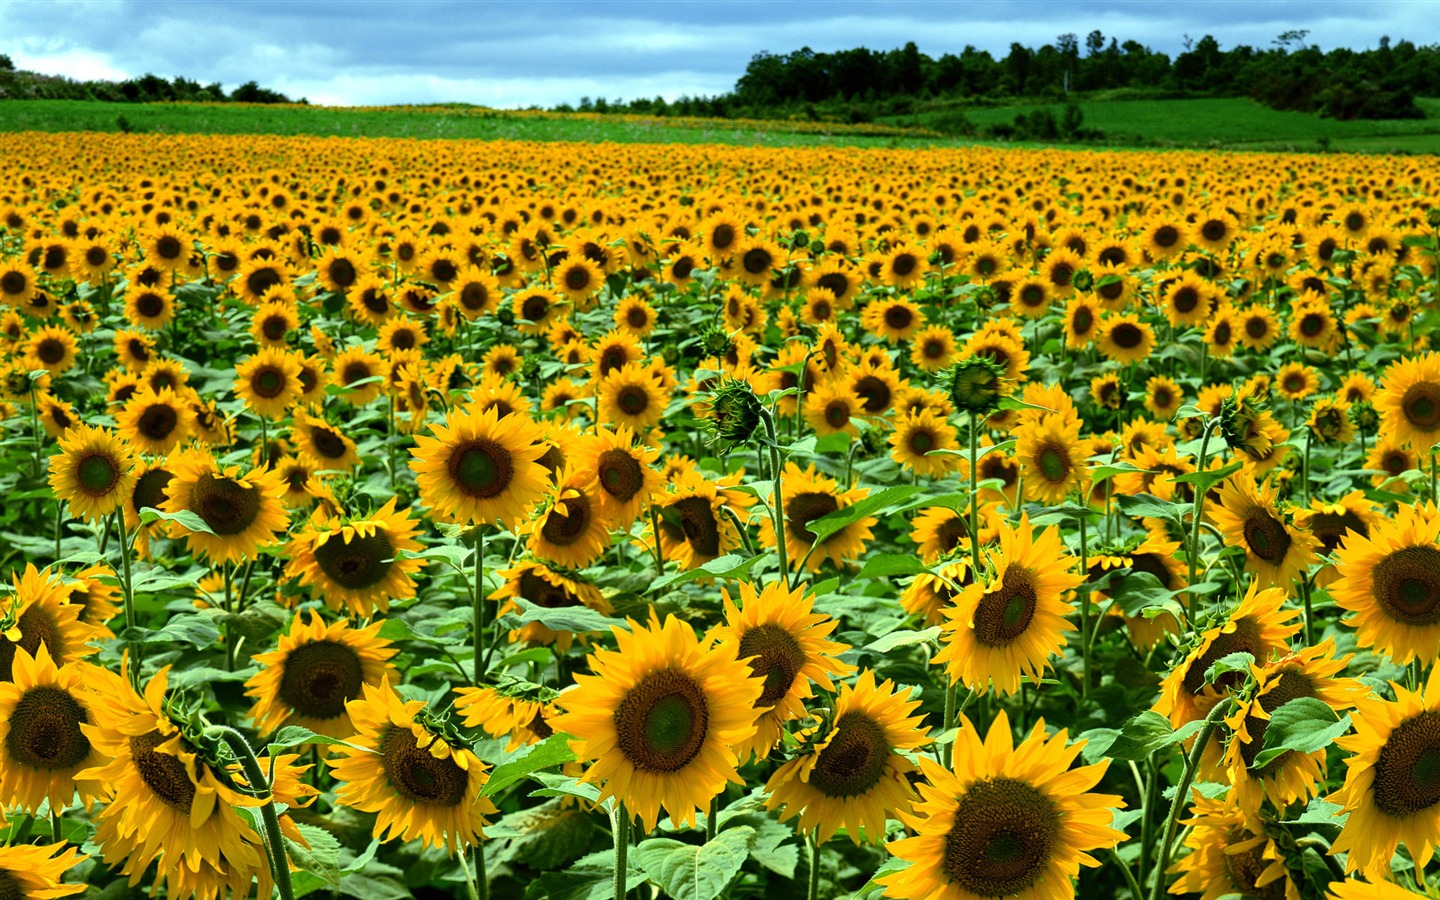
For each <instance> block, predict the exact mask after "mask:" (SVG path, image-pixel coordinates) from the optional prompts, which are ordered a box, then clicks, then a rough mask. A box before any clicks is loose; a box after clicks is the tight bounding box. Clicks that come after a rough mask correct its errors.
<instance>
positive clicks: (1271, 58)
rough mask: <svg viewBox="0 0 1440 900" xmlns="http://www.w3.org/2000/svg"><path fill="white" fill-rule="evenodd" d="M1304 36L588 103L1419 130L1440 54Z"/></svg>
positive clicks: (1066, 40)
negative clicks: (1038, 113) (1093, 107)
mask: <svg viewBox="0 0 1440 900" xmlns="http://www.w3.org/2000/svg"><path fill="white" fill-rule="evenodd" d="M1307 35H1308V32H1306V31H1304V30H1296V31H1287V32H1284V33H1283V34H1281V35H1279V36H1278V37H1276V38H1275V39H1274V40H1273V41H1271V43H1270V45H1269V46H1264V47H1254V46H1250V45H1248V44H1240V45H1237V46H1235V47H1232V48H1229V49H1224V48H1222V47H1221V46H1220V43H1219V42H1218V41H1217V40H1216V39H1215V38H1214V37H1212V36H1210V35H1205V36H1204V37H1202V38H1200V39H1199V40H1198V41H1197V40H1191V39H1190V38H1188V37H1187V38H1186V40H1185V43H1184V48H1185V49H1184V50H1183V52H1181V53H1179V54H1176V55H1175V56H1173V57H1172V56H1170V55H1168V54H1166V53H1162V52H1159V51H1156V50H1152V49H1151V48H1149V47H1146V46H1145V45H1143V44H1141V43H1139V42H1137V41H1133V40H1127V41H1120V40H1119V39H1118V38H1115V37H1106V36H1105V35H1104V34H1103V33H1101V32H1100V31H1099V30H1095V31H1091V32H1090V33H1089V34H1088V35H1086V36H1085V38H1084V40H1083V41H1082V40H1081V39H1079V38H1078V37H1077V36H1076V35H1075V34H1062V35H1060V36H1059V37H1057V38H1056V39H1055V41H1053V42H1052V43H1048V44H1044V45H1043V46H1041V47H1038V48H1032V47H1026V46H1024V45H1022V44H1020V43H1012V44H1011V45H1010V50H1009V52H1008V53H1006V54H1005V55H1003V56H996V55H995V54H992V53H990V52H989V51H988V50H979V49H977V48H975V47H973V46H967V47H965V48H964V49H963V50H961V51H960V52H959V53H945V54H942V55H941V56H939V57H938V58H937V57H932V56H929V55H927V54H925V53H922V52H920V50H919V48H918V47H917V46H916V45H915V43H914V42H913V41H912V42H910V43H907V44H906V45H905V46H904V47H901V48H898V49H892V50H882V51H877V50H870V49H868V48H865V47H856V48H852V49H849V50H839V51H836V52H833V53H823V52H816V51H814V50H812V49H810V48H809V47H802V48H800V49H799V50H795V51H793V52H790V53H771V52H768V51H762V52H760V53H757V54H755V55H754V56H753V57H751V59H750V62H749V64H748V65H747V66H746V67H745V71H744V73H743V74H742V75H741V76H740V78H739V80H738V81H737V82H736V83H735V87H734V89H733V90H731V91H730V92H728V93H726V94H721V95H718V96H715V97H699V98H691V97H683V98H680V100H679V101H672V102H668V103H667V102H666V101H665V100H664V99H662V98H655V99H653V100H651V99H640V100H634V101H630V102H628V103H627V102H623V101H614V102H607V101H604V100H599V101H590V100H588V99H586V100H583V101H582V103H581V107H580V108H582V109H596V110H600V111H605V110H615V111H629V112H651V113H660V114H665V113H671V114H674V113H680V114H699V115H722V116H760V117H763V116H765V115H766V114H767V113H768V114H772V115H773V114H775V113H777V112H781V111H784V112H787V113H792V114H793V113H794V112H797V111H801V112H806V111H813V110H815V109H817V108H821V109H825V110H828V111H833V110H834V109H835V108H836V107H844V106H845V105H847V104H848V105H850V106H851V107H853V108H864V106H865V105H866V104H869V105H870V106H871V107H872V108H873V107H874V106H875V105H876V104H879V105H880V106H881V107H882V108H890V107H894V106H895V104H894V103H893V102H892V101H896V100H904V101H922V102H923V101H963V102H967V103H974V104H993V103H1005V102H1012V101H1015V100H1030V99H1041V100H1056V99H1064V98H1065V97H1067V96H1069V95H1071V94H1074V93H1077V92H1087V93H1094V92H1103V91H1110V92H1134V93H1136V94H1144V95H1147V96H1173V97H1184V96H1210V97H1239V96H1246V97H1253V98H1254V99H1256V100H1258V101H1260V102H1262V103H1265V104H1266V105H1268V106H1271V107H1273V108H1275V109H1282V110H1299V111H1302V112H1311V113H1317V114H1319V115H1323V116H1330V117H1334V118H1341V119H1351V118H1423V117H1424V113H1423V112H1422V111H1421V110H1420V108H1419V107H1417V106H1416V105H1415V97H1417V96H1440V45H1429V46H1420V45H1416V44H1415V43H1414V42H1413V41H1409V40H1400V41H1395V42H1392V41H1391V40H1390V38H1388V37H1385V38H1381V40H1380V44H1379V46H1378V47H1375V48H1371V49H1366V50H1351V49H1348V48H1343V47H1340V48H1335V49H1332V50H1329V51H1324V50H1321V49H1320V48H1319V47H1318V46H1316V45H1314V44H1309V43H1307V42H1306V37H1307Z"/></svg>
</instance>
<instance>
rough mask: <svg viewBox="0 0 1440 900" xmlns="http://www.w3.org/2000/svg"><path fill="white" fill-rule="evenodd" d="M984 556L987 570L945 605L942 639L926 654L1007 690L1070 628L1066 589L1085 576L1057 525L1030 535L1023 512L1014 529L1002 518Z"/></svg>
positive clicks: (956, 674) (975, 686)
mask: <svg viewBox="0 0 1440 900" xmlns="http://www.w3.org/2000/svg"><path fill="white" fill-rule="evenodd" d="M984 555H985V558H986V560H987V561H988V563H989V567H990V571H991V572H992V573H994V574H992V575H991V576H990V577H989V579H988V580H987V581H985V582H982V583H976V584H972V585H969V586H968V587H966V588H965V589H964V590H963V591H961V592H960V594H959V595H958V596H956V598H955V604H954V606H953V607H951V608H950V609H948V610H946V611H945V616H946V621H945V623H944V624H943V625H942V626H941V638H942V641H943V643H944V646H943V647H942V648H941V650H940V652H939V653H937V654H936V655H935V657H934V659H933V660H932V661H933V662H934V663H935V664H936V665H944V666H945V667H946V671H947V673H948V674H949V676H950V681H951V682H963V683H964V684H965V685H966V687H969V688H971V689H972V690H984V689H985V686H986V684H987V683H988V682H991V681H993V682H994V685H995V689H996V690H997V691H999V692H1000V693H1003V694H1007V695H1008V694H1013V693H1015V692H1016V691H1017V690H1019V689H1020V681H1021V678H1022V677H1027V676H1028V677H1033V678H1036V679H1038V678H1039V677H1040V673H1041V671H1043V670H1044V668H1045V667H1047V666H1048V665H1049V660H1050V657H1051V656H1053V655H1055V654H1056V653H1059V652H1060V650H1061V648H1063V647H1064V646H1065V635H1064V632H1066V631H1074V630H1075V628H1074V626H1072V625H1071V624H1070V623H1069V622H1067V621H1066V620H1065V617H1066V616H1068V615H1070V614H1071V613H1073V612H1074V611H1075V608H1074V606H1073V605H1072V604H1071V603H1070V602H1069V601H1068V600H1067V599H1066V595H1067V594H1068V593H1069V592H1070V591H1072V590H1073V589H1074V588H1076V587H1077V586H1078V585H1079V584H1080V582H1081V581H1083V580H1084V578H1083V577H1082V576H1080V575H1077V574H1075V573H1074V572H1072V571H1071V569H1072V568H1073V567H1074V566H1073V564H1074V559H1073V558H1071V556H1070V555H1069V554H1068V553H1067V552H1065V548H1064V545H1063V544H1062V543H1061V541H1060V532H1059V530H1058V529H1056V528H1055V527H1053V526H1052V527H1050V528H1047V529H1046V530H1045V531H1044V532H1042V533H1040V534H1039V535H1038V536H1037V535H1036V534H1035V532H1034V529H1033V528H1032V527H1031V525H1030V518H1029V515H1028V514H1022V515H1021V517H1020V523H1019V525H1018V526H1016V527H1015V528H1011V527H1010V525H1009V524H1008V523H1001V524H1000V527H999V547H998V548H987V549H986V550H985V551H984Z"/></svg>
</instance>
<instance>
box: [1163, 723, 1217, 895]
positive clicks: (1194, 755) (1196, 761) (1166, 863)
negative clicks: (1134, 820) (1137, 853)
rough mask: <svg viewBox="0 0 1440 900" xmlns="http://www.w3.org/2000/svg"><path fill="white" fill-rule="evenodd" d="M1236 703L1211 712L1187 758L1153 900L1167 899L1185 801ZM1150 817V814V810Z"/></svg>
mask: <svg viewBox="0 0 1440 900" xmlns="http://www.w3.org/2000/svg"><path fill="white" fill-rule="evenodd" d="M1234 702H1235V701H1233V700H1231V699H1230V698H1229V697H1226V698H1225V699H1224V700H1221V701H1220V702H1219V703H1217V704H1215V708H1214V709H1212V710H1210V715H1208V716H1206V717H1205V725H1204V726H1203V727H1202V728H1201V729H1200V733H1199V734H1197V735H1196V736H1195V745H1194V746H1193V747H1191V748H1190V755H1189V756H1188V757H1186V758H1185V774H1184V775H1182V776H1180V784H1179V785H1177V786H1176V788H1175V798H1174V799H1173V800H1171V801H1170V814H1169V815H1168V816H1167V817H1166V822H1165V836H1164V838H1162V839H1161V841H1160V848H1159V850H1160V853H1159V855H1158V856H1157V857H1156V858H1155V885H1154V888H1153V889H1152V890H1151V891H1150V900H1160V898H1161V897H1163V896H1165V870H1166V869H1168V868H1170V851H1171V849H1173V847H1174V845H1175V832H1176V831H1177V830H1178V829H1179V827H1180V811H1181V810H1182V809H1184V807H1185V799H1186V797H1187V796H1188V795H1189V793H1190V785H1192V784H1194V783H1195V772H1196V771H1197V770H1198V769H1199V768H1200V757H1201V756H1202V755H1204V753H1205V745H1206V744H1208V743H1209V742H1210V735H1212V734H1214V733H1215V728H1216V726H1218V725H1219V724H1220V720H1221V719H1223V718H1225V714H1226V713H1227V712H1229V711H1230V707H1231V706H1232V705H1233V704H1234ZM1146 812H1147V813H1148V812H1149V810H1146Z"/></svg>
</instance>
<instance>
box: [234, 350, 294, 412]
mask: <svg viewBox="0 0 1440 900" xmlns="http://www.w3.org/2000/svg"><path fill="white" fill-rule="evenodd" d="M235 393H236V394H238V395H239V396H240V397H241V398H242V399H243V400H244V401H245V403H246V404H247V405H248V406H249V407H250V408H251V409H252V410H254V411H255V414H256V415H259V416H264V417H265V418H267V419H283V418H284V417H285V415H286V413H288V412H289V411H290V407H292V406H294V405H295V402H296V401H297V400H299V399H300V363H299V362H298V361H296V359H295V356H294V355H293V354H291V353H288V352H286V351H285V350H282V349H280V348H278V347H262V348H261V349H260V351H259V352H258V353H256V354H255V355H253V356H250V357H248V358H246V359H245V361H244V362H241V363H239V364H238V365H236V366H235Z"/></svg>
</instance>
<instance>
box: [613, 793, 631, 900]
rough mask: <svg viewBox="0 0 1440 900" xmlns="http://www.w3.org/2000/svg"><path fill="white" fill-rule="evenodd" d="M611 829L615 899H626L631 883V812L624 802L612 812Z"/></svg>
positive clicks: (618, 804)
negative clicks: (627, 889) (613, 839)
mask: <svg viewBox="0 0 1440 900" xmlns="http://www.w3.org/2000/svg"><path fill="white" fill-rule="evenodd" d="M610 816H611V819H610V831H611V833H612V834H613V835H614V836H615V900H625V893H626V891H625V889H626V887H627V886H628V885H629V883H630V882H629V879H628V877H627V876H628V874H629V862H628V856H629V853H630V813H629V811H628V810H626V809H625V804H624V803H617V804H616V805H615V810H614V812H612V813H611V814H610Z"/></svg>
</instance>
